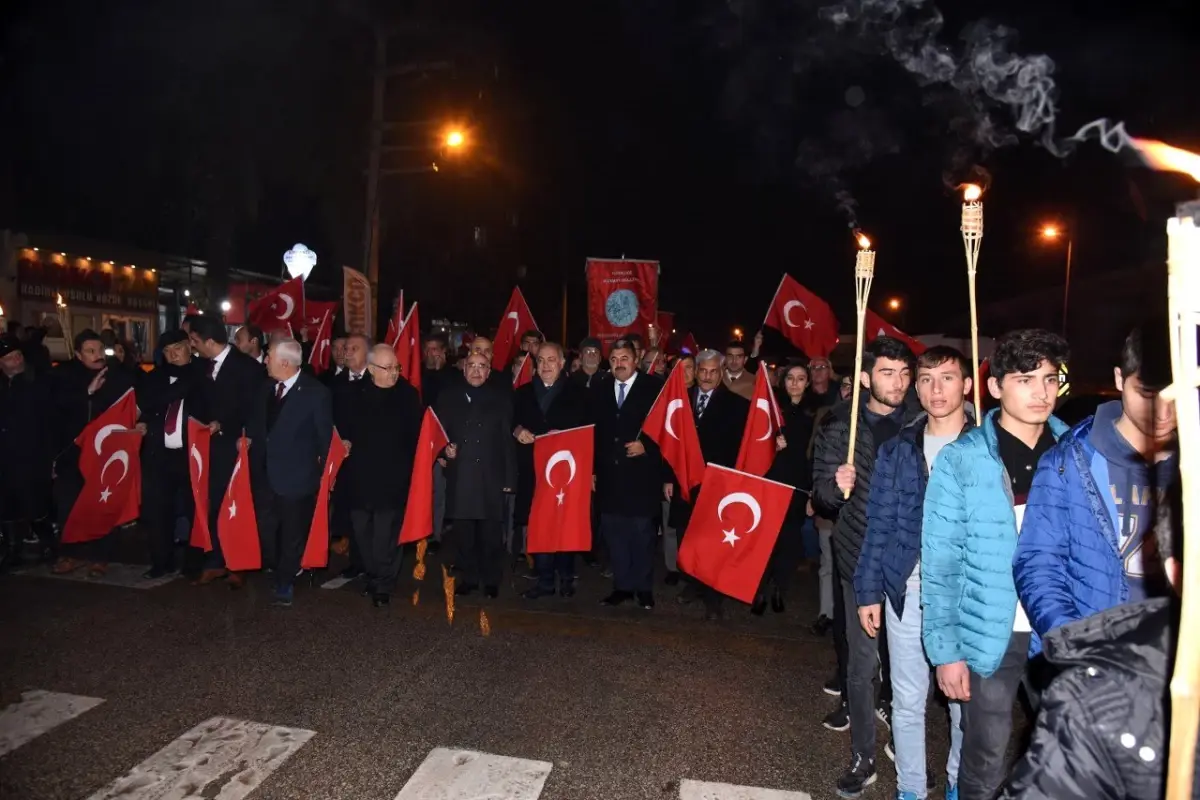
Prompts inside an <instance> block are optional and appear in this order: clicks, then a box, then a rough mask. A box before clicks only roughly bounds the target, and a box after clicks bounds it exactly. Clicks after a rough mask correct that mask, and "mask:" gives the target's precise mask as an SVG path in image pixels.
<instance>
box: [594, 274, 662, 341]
mask: <svg viewBox="0 0 1200 800" xmlns="http://www.w3.org/2000/svg"><path fill="white" fill-rule="evenodd" d="M587 280H588V335H589V336H595V337H596V338H597V339H599V340H600V343H601V344H602V345H603V346H604V351H605V352H608V348H609V347H610V346H611V345H612V343H613V342H615V341H616V340H617V339H620V338H621V337H622V336H626V335H628V334H631V333H636V334H639V335H640V336H641V337H642V338H643V340H645V339H646V337H647V333H648V330H649V327H650V325H652V324H653V323H654V322H655V321H656V319H657V317H658V262H657V261H626V260H623V259H621V260H615V261H612V260H605V259H601V258H589V259H588V262H587Z"/></svg>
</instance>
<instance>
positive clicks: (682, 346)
mask: <svg viewBox="0 0 1200 800" xmlns="http://www.w3.org/2000/svg"><path fill="white" fill-rule="evenodd" d="M699 352H700V345H698V344H696V337H695V336H693V335H692V334H691V333H690V332H689V333H688V334H687V335H686V336H684V337H683V339H681V340H680V342H679V354H680V355H688V356H694V355H696V354H697V353H699Z"/></svg>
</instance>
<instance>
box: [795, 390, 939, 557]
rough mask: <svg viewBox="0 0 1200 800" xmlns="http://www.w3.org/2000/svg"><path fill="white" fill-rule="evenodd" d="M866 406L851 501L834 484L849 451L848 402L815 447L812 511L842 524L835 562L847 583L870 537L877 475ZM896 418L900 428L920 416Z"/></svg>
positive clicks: (900, 413) (908, 413) (904, 412)
mask: <svg viewBox="0 0 1200 800" xmlns="http://www.w3.org/2000/svg"><path fill="white" fill-rule="evenodd" d="M866 405H867V401H866V399H863V400H861V408H860V411H859V417H858V432H857V434H856V436H855V440H854V467H855V478H854V490H853V491H852V492H851V493H850V499H849V500H847V499H846V498H845V497H844V496H843V495H842V490H841V489H839V488H837V483H836V482H835V481H834V475H835V474H836V473H837V471H838V467H840V466H842V465H843V464H845V463H846V454H847V452H848V451H849V447H850V404H849V403H845V404H839V405H836V406H834V407H833V410H831V411H830V412H829V413H828V414H827V415H826V417H825V419H824V420H823V421H822V422H821V425H820V427H819V429H818V431H817V435H816V443H815V446H814V448H813V508H814V509H815V510H816V511H817V512H818V513H819V514H820V515H821V516H823V517H825V518H827V519H834V520H837V522H836V523H834V527H833V557H834V559H835V560H836V561H837V569H838V574H839V575H841V576H843V578H844V579H846V580H851V579H852V578H853V576H854V570H855V568H856V567H857V566H858V555H859V552H860V551H861V550H862V544H863V537H864V536H866V533H867V496H868V494H869V493H870V491H871V473H872V472H873V471H874V470H875V455H876V446H875V437H874V436H872V435H871V427H870V426H869V425H867V424H866ZM919 410H920V409H919V408H918V411H919ZM892 413H893V414H895V415H896V416H897V418H898V419H899V421H900V424H901V426H903V425H905V424H907V423H908V422H909V421H911V420H912V419H913V418H914V417H915V416H916V415H915V414H914V413H913V412H912V410H911V409H910V408H909V407H907V406H905V407H901V408H898V409H896V410H895V411H894V412H892Z"/></svg>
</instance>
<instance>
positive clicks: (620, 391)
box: [617, 383, 625, 408]
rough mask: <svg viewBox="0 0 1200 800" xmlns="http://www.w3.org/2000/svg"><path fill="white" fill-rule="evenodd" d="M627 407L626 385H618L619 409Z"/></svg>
mask: <svg viewBox="0 0 1200 800" xmlns="http://www.w3.org/2000/svg"><path fill="white" fill-rule="evenodd" d="M623 405H625V384H623V383H618V384H617V408H620V407H621V406H623Z"/></svg>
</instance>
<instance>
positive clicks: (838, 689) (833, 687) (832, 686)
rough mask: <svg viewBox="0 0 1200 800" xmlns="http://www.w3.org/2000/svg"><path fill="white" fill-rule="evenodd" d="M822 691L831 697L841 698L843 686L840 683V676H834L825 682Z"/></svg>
mask: <svg viewBox="0 0 1200 800" xmlns="http://www.w3.org/2000/svg"><path fill="white" fill-rule="evenodd" d="M821 691H822V692H824V693H825V694H827V695H829V696H830V697H841V696H842V684H841V683H840V682H839V681H838V676H837V675H834V676H833V677H832V678H830V679H829V680H827V681H825V685H824V686H822V687H821Z"/></svg>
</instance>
